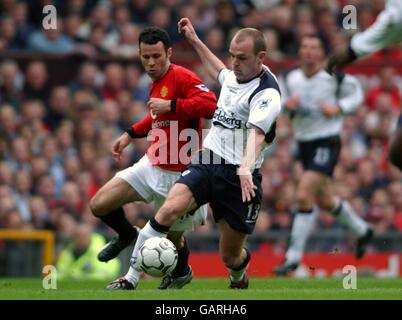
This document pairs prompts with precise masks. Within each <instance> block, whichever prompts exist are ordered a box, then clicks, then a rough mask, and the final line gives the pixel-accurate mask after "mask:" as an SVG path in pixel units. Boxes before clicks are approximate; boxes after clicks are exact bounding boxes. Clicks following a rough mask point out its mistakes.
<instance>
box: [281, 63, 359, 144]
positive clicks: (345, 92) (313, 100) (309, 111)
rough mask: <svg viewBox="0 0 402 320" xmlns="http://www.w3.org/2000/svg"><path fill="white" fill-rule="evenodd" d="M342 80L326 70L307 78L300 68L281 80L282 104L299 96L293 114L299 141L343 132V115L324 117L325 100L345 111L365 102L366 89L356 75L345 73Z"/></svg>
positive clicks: (348, 111)
mask: <svg viewBox="0 0 402 320" xmlns="http://www.w3.org/2000/svg"><path fill="white" fill-rule="evenodd" d="M339 79H340V78H338V77H337V76H330V75H329V74H328V73H327V72H326V71H324V70H321V71H319V72H317V73H316V74H315V75H313V76H311V77H307V76H306V75H305V74H304V72H303V70H302V69H300V68H295V69H293V70H290V71H289V72H287V73H285V75H284V76H283V77H281V78H280V79H279V84H280V87H281V92H282V103H285V102H286V100H287V99H288V98H289V97H291V96H297V97H299V99H300V100H299V106H298V107H297V109H296V111H295V112H294V113H293V114H292V124H293V130H294V137H295V139H296V140H298V141H311V140H314V139H318V138H326V137H330V136H334V135H338V134H339V133H340V132H341V129H342V124H343V115H339V116H337V117H331V118H329V117H325V116H324V115H323V114H322V113H321V111H320V106H321V105H322V104H323V103H331V104H335V105H338V106H340V107H341V109H342V111H343V113H352V112H354V111H355V110H356V109H357V107H358V106H359V105H360V104H361V103H362V102H363V89H362V87H361V85H360V83H359V81H358V80H357V79H356V78H355V77H353V76H351V75H344V77H343V79H342V80H339Z"/></svg>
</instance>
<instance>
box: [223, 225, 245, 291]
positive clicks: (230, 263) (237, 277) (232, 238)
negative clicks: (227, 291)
mask: <svg viewBox="0 0 402 320" xmlns="http://www.w3.org/2000/svg"><path fill="white" fill-rule="evenodd" d="M218 225H219V230H220V238H219V253H220V256H221V259H222V261H223V263H224V264H225V266H226V268H228V270H229V273H230V288H232V289H247V288H248V277H247V274H246V270H247V267H248V265H249V262H250V253H249V252H248V250H247V249H246V248H245V247H244V245H245V243H246V239H247V234H245V233H241V232H239V231H236V230H234V229H232V228H231V227H230V226H229V225H228V223H227V222H226V221H225V220H224V219H221V220H219V221H218Z"/></svg>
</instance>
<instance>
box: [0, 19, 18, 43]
mask: <svg viewBox="0 0 402 320" xmlns="http://www.w3.org/2000/svg"><path fill="white" fill-rule="evenodd" d="M15 35H16V30H15V22H14V20H13V19H12V18H10V17H7V16H4V17H1V18H0V50H13V49H18V44H17V42H16V41H15Z"/></svg>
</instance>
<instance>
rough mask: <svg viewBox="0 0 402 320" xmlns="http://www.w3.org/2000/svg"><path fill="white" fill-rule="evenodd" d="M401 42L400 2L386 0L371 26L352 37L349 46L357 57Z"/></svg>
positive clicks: (401, 11) (399, 0)
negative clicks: (383, 7)
mask: <svg viewBox="0 0 402 320" xmlns="http://www.w3.org/2000/svg"><path fill="white" fill-rule="evenodd" d="M401 42H402V0H387V2H386V3H385V9H384V10H383V11H382V12H381V13H380V14H379V15H378V17H377V19H376V21H375V22H374V24H373V25H372V26H370V27H369V28H368V29H366V30H365V31H364V32H361V33H357V34H356V35H354V36H353V37H352V40H351V43H350V46H351V48H352V49H353V51H354V52H355V53H356V55H357V56H358V57H361V56H364V55H367V54H370V53H373V52H376V51H379V50H381V49H384V48H386V47H389V46H391V45H393V44H398V43H401Z"/></svg>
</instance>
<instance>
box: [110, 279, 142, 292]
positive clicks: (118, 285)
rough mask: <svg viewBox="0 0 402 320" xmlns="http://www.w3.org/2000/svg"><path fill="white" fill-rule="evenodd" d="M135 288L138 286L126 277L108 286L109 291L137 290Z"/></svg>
mask: <svg viewBox="0 0 402 320" xmlns="http://www.w3.org/2000/svg"><path fill="white" fill-rule="evenodd" d="M135 288H136V286H134V285H133V284H132V283H131V282H130V281H128V280H127V279H126V278H124V277H120V278H118V279H116V280H114V281H113V282H111V283H109V284H108V285H107V286H106V289H108V290H135Z"/></svg>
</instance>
